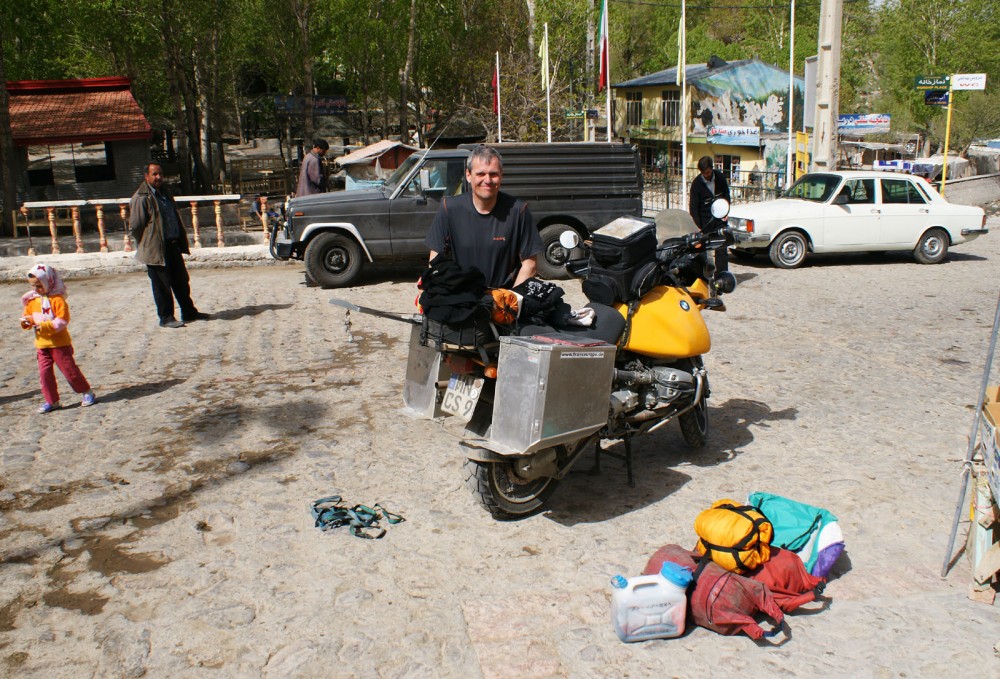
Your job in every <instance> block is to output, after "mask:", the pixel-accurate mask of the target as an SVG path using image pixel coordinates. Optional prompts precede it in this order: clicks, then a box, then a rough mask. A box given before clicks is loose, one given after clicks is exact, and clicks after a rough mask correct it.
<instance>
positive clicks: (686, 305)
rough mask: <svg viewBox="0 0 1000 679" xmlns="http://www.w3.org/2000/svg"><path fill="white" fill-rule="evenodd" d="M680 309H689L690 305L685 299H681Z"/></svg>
mask: <svg viewBox="0 0 1000 679" xmlns="http://www.w3.org/2000/svg"><path fill="white" fill-rule="evenodd" d="M681 309H684V311H690V310H691V305H690V304H688V303H687V300H686V299H682V300H681Z"/></svg>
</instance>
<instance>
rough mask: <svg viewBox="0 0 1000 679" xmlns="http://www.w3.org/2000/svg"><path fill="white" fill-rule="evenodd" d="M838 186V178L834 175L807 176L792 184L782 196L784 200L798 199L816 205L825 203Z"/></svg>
mask: <svg viewBox="0 0 1000 679" xmlns="http://www.w3.org/2000/svg"><path fill="white" fill-rule="evenodd" d="M839 185H840V177H839V176H838V175H835V174H807V175H805V176H804V177H802V178H801V179H800V180H798V181H797V182H795V183H794V184H792V188H790V189H788V191H787V192H786V193H785V194H784V197H785V198H800V199H801V200H810V201H814V202H817V203H825V202H826V201H828V200H829V199H830V196H832V195H833V192H834V191H835V190H836V189H837V187H838V186H839Z"/></svg>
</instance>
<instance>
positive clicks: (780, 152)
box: [612, 57, 805, 184]
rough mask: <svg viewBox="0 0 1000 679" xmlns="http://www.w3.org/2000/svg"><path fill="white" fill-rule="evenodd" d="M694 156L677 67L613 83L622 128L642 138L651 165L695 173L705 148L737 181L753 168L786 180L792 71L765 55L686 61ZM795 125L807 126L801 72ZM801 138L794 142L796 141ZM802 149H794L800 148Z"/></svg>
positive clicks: (619, 131)
mask: <svg viewBox="0 0 1000 679" xmlns="http://www.w3.org/2000/svg"><path fill="white" fill-rule="evenodd" d="M685 76H686V89H687V101H688V106H689V109H688V115H687V157H686V158H683V159H682V158H681V155H682V137H681V134H682V131H681V127H680V125H681V91H680V86H679V85H678V84H677V80H678V78H677V68H668V69H666V70H665V71H659V72H658V73H652V74H649V75H644V76H640V77H638V78H633V79H632V80H628V81H625V82H621V83H617V84H614V85H612V93H613V99H614V106H613V118H614V127H613V130H614V136H616V137H618V138H620V139H623V140H625V141H628V142H631V143H634V144H636V145H637V146H638V147H639V150H640V153H641V154H642V158H643V163H644V165H645V166H646V167H648V168H651V169H658V170H661V171H663V172H665V173H668V174H671V175H672V174H675V173H676V174H679V173H680V171H681V164H682V162H683V163H684V164H685V165H687V167H688V168H689V174H690V173H691V171H692V170H693V169H694V168H695V167H696V166H697V163H698V159H699V158H700V157H702V156H706V155H707V156H711V157H713V158H714V159H715V166H716V167H717V168H718V169H720V170H722V171H723V172H726V173H727V175H728V176H729V177H730V179H731V182H732V183H747V182H750V181H751V180H754V181H756V178H752V177H750V175H751V173H757V174H758V176H760V173H762V172H766V173H773V175H772V180H773V181H777V182H778V183H779V184H780V183H781V182H782V181H783V176H784V172H785V168H786V160H787V153H788V71H785V70H782V69H780V68H776V67H774V66H771V65H769V64H765V63H764V62H762V61H760V60H758V59H745V60H741V61H733V62H726V61H723V60H722V59H719V58H718V57H712V58H711V59H710V60H709V62H708V63H707V64H689V65H688V66H687V67H686V68H685ZM794 83H795V84H794V108H793V111H794V117H793V126H794V127H796V128H799V129H801V121H802V109H803V94H804V87H805V85H804V81H803V79H802V78H799V77H796V78H795V80H794ZM793 143H794V142H793ZM793 150H794V149H793Z"/></svg>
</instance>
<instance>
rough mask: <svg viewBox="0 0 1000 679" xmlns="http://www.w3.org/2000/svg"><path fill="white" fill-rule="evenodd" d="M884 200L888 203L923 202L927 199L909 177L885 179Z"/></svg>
mask: <svg viewBox="0 0 1000 679" xmlns="http://www.w3.org/2000/svg"><path fill="white" fill-rule="evenodd" d="M882 202H883V203H886V204H904V205H905V204H910V203H917V204H923V203H926V202H927V201H926V200H925V199H924V197H923V195H922V194H921V193H920V191H919V190H918V189H917V187H916V186H914V185H913V182H911V181H909V180H907V179H883V180H882Z"/></svg>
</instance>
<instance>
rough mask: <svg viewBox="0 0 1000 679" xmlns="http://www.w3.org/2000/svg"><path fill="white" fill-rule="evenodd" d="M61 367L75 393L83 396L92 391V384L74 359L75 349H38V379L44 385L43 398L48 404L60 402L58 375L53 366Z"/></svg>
mask: <svg viewBox="0 0 1000 679" xmlns="http://www.w3.org/2000/svg"><path fill="white" fill-rule="evenodd" d="M53 363H55V364H56V365H57V366H59V372H61V373H62V374H63V377H65V378H66V381H67V382H69V386H71V387H73V391H75V392H76V393H78V394H83V393H85V392H88V391H90V382H88V381H87V378H86V377H84V376H83V373H82V372H80V368H79V367H77V365H76V360H75V359H74V358H73V347H72V346H68V347H53V348H51V349H38V377H39V379H40V381H41V383H42V396H43V397H44V398H45V402H46V403H50V404H51V403H58V402H59V389H58V388H57V387H56V373H55V371H54V370H53V369H52V364H53Z"/></svg>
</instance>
